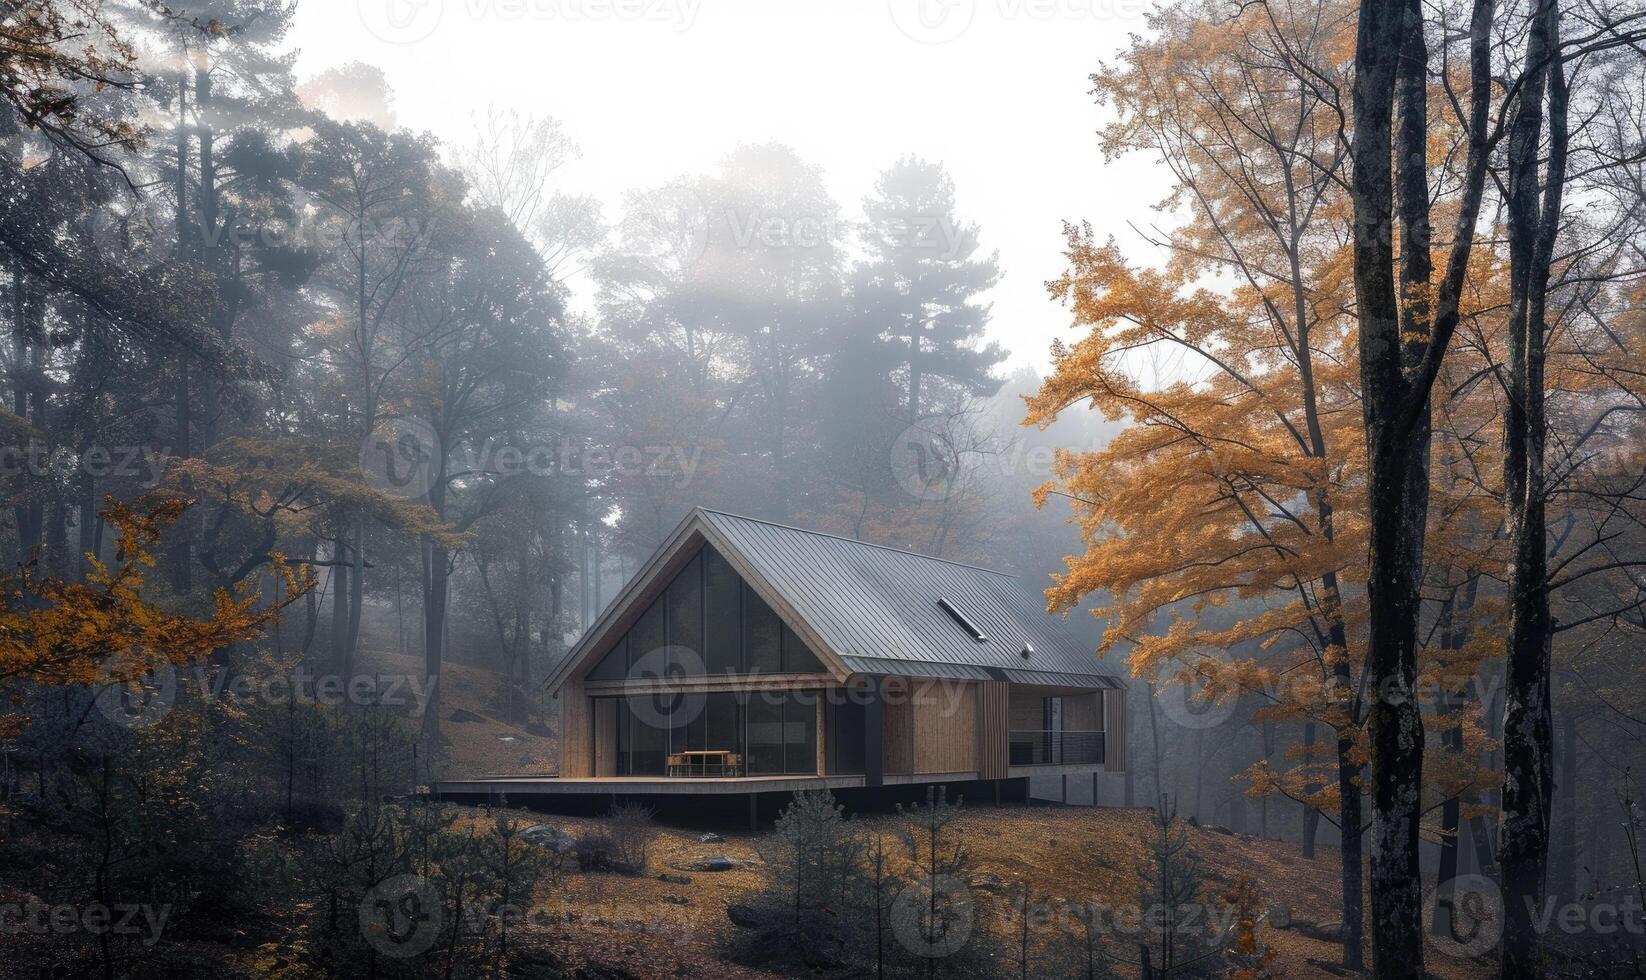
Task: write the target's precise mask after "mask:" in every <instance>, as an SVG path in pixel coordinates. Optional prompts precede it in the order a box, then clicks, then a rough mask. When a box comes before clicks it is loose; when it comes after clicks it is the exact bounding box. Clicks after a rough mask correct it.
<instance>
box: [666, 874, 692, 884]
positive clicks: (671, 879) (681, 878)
mask: <svg viewBox="0 0 1646 980" xmlns="http://www.w3.org/2000/svg"><path fill="white" fill-rule="evenodd" d="M657 880H658V881H661V882H665V883H667V884H670V885H689V884H691V883H692V880H691V879H690V878H688V877H686V876H685V875H671V874H660V875H658V876H657Z"/></svg>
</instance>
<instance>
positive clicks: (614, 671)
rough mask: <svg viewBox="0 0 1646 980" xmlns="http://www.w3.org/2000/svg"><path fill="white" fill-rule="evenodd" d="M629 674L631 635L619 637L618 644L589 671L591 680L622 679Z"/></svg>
mask: <svg viewBox="0 0 1646 980" xmlns="http://www.w3.org/2000/svg"><path fill="white" fill-rule="evenodd" d="M628 674H629V637H628V634H624V635H623V636H621V637H618V640H617V645H616V646H614V647H612V650H611V652H610V653H608V654H606V656H605V657H604V658H603V659H602V660H601V661H600V663H598V664H596V665H595V668H594V669H593V670H591V671H589V680H591V681H620V680H622V679H623V678H625V677H627V676H628Z"/></svg>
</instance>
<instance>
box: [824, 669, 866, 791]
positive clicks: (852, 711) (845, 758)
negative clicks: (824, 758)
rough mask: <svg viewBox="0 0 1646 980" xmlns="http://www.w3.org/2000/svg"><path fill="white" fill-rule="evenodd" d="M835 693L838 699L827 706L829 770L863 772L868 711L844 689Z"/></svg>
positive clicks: (834, 771)
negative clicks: (865, 727)
mask: <svg viewBox="0 0 1646 980" xmlns="http://www.w3.org/2000/svg"><path fill="white" fill-rule="evenodd" d="M835 693H836V695H837V697H838V699H837V700H836V701H835V702H833V703H831V704H830V705H829V708H830V710H829V724H828V739H829V771H830V772H831V773H836V772H839V773H859V772H862V771H863V769H864V766H863V763H864V759H865V754H864V748H865V746H866V734H867V733H866V732H865V730H864V726H865V725H867V724H868V709H867V708H866V707H865V706H864V704H863V703H862V701H861V700H859V699H858V698H855V697H852V695H851V693H850V692H848V691H846V690H845V689H841V690H838V691H836V692H835Z"/></svg>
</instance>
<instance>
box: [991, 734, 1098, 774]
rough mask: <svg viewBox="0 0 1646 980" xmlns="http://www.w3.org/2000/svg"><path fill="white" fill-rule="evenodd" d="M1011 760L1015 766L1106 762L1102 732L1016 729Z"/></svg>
mask: <svg viewBox="0 0 1646 980" xmlns="http://www.w3.org/2000/svg"><path fill="white" fill-rule="evenodd" d="M1008 745H1009V749H1008V751H1007V761H1008V762H1009V763H1010V764H1011V765H1014V766H1091V765H1100V764H1102V762H1103V733H1102V732H1012V733H1011V736H1010V740H1009V743H1008Z"/></svg>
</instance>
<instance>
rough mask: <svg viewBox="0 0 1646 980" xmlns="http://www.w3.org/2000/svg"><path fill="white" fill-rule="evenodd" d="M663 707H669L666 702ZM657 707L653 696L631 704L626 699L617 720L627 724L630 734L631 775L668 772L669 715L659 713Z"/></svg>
mask: <svg viewBox="0 0 1646 980" xmlns="http://www.w3.org/2000/svg"><path fill="white" fill-rule="evenodd" d="M662 707H664V708H666V707H667V702H664V703H663V705H662ZM637 709H638V710H637ZM658 709H659V705H658V704H657V703H656V702H655V701H652V700H650V699H647V700H646V701H644V702H643V703H641V704H639V705H636V706H632V707H631V706H630V704H629V703H628V702H627V701H625V702H624V703H623V709H622V717H621V718H620V719H619V722H618V723H619V724H620V725H624V727H625V728H626V729H627V732H628V736H629V741H628V744H627V750H628V751H627V753H626V754H627V755H628V761H629V766H628V774H629V775H631V776H661V775H663V774H664V772H665V765H666V759H667V755H668V744H669V743H668V730H667V728H666V727H665V726H666V725H667V716H666V715H661V714H659V711H658ZM625 723H626V724H625Z"/></svg>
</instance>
